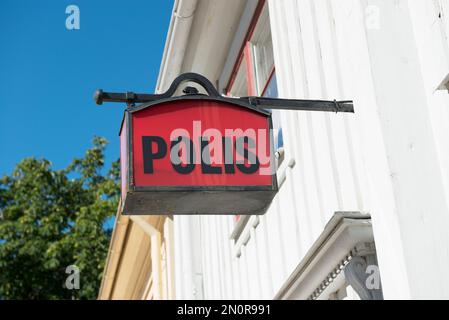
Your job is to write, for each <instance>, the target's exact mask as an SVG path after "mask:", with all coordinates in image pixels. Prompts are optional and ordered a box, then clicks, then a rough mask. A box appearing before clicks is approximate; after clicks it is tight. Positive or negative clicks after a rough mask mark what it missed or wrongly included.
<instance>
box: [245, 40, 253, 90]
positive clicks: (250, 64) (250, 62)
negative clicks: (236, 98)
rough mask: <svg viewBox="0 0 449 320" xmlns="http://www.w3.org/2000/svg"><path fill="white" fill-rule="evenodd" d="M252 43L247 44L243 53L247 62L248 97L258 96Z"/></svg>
mask: <svg viewBox="0 0 449 320" xmlns="http://www.w3.org/2000/svg"><path fill="white" fill-rule="evenodd" d="M251 46H252V44H251V42H249V41H248V42H247V43H246V46H245V51H244V53H243V55H244V59H245V61H246V70H245V73H246V82H247V84H248V96H255V95H256V78H255V74H254V68H253V66H254V64H253V55H252V53H251Z"/></svg>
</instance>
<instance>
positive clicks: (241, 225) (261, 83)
mask: <svg viewBox="0 0 449 320" xmlns="http://www.w3.org/2000/svg"><path fill="white" fill-rule="evenodd" d="M256 12H258V13H256V14H255V16H254V18H253V22H252V24H251V26H250V28H249V31H248V34H247V36H246V38H245V41H244V43H243V44H242V48H241V50H240V51H241V52H240V56H239V57H238V59H237V63H236V65H235V67H234V71H233V74H232V76H231V79H230V81H229V84H228V86H227V90H226V92H227V94H228V95H229V96H233V97H244V96H264V97H270V98H277V97H278V87H277V81H276V80H277V79H276V71H275V66H274V54H273V41H272V38H271V30H270V17H269V12H268V5H267V3H266V1H265V2H264V3H263V4H262V6H261V7H260V9H259V10H256ZM272 120H273V138H274V148H275V151H276V158H277V166H278V167H279V165H280V163H281V162H282V160H283V146H284V143H283V138H282V126H281V120H280V111H279V110H273V111H272ZM255 218H256V217H255V216H254V217H251V216H240V215H236V216H234V219H233V220H234V228H233V232H232V234H231V239H233V240H234V243H235V244H236V247H237V248H236V252H237V255H238V252H240V246H242V245H245V244H246V243H247V242H248V240H249V238H250V228H255V227H256V226H257V221H256V220H258V219H255Z"/></svg>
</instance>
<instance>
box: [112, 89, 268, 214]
mask: <svg viewBox="0 0 449 320" xmlns="http://www.w3.org/2000/svg"><path fill="white" fill-rule="evenodd" d="M271 128H272V124H271V114H270V112H268V111H265V110H261V109H256V108H253V107H251V106H250V105H248V104H245V103H244V102H241V103H240V102H238V101H236V102H230V101H229V100H226V99H222V98H220V97H218V96H216V97H210V96H203V95H186V96H181V97H175V98H169V99H162V100H158V101H156V102H150V103H145V104H142V105H140V106H134V107H130V108H128V109H127V110H126V111H125V116H124V120H123V123H122V127H121V131H120V141H121V168H122V203H123V213H124V214H158V215H164V214H262V213H264V211H265V209H266V208H267V207H268V206H269V204H270V202H271V201H272V199H273V197H274V195H275V194H276V192H277V180H276V174H275V170H274V160H273V144H272V130H271Z"/></svg>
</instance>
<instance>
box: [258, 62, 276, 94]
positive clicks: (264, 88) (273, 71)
mask: <svg viewBox="0 0 449 320" xmlns="http://www.w3.org/2000/svg"><path fill="white" fill-rule="evenodd" d="M275 71H276V68H275V67H274V65H273V67H272V68H271V71H270V76H269V77H268V79H267V82H266V83H265V86H264V87H263V90H262V94H261V96H262V97H263V96H264V95H265V93H266V91H267V88H268V85H269V84H270V81H271V79H272V78H273V76H274V73H275Z"/></svg>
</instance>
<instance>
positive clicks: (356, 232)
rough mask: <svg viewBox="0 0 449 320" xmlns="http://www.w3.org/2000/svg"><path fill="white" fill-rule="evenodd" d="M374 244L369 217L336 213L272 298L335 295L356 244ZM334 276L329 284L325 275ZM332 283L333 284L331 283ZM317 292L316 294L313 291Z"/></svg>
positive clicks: (351, 213)
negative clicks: (338, 270)
mask: <svg viewBox="0 0 449 320" xmlns="http://www.w3.org/2000/svg"><path fill="white" fill-rule="evenodd" d="M365 243H374V236H373V231H372V225H371V217H370V215H369V214H364V213H359V212H337V213H335V214H334V215H333V217H332V218H331V219H330V220H329V222H328V223H327V225H326V227H325V228H324V231H323V232H322V233H321V235H320V236H319V237H318V239H317V240H316V241H315V243H314V244H313V245H312V247H311V248H310V249H309V251H308V252H307V253H306V254H305V256H304V257H303V259H302V260H301V261H300V263H299V264H298V266H297V267H296V268H295V270H294V271H293V272H292V274H291V275H290V276H289V277H288V279H287V280H286V281H285V283H284V284H283V286H282V287H281V288H280V290H279V291H278V292H277V294H276V295H275V297H274V298H275V299H285V300H287V299H295V300H296V299H298V300H306V299H312V298H313V299H323V298H326V296H329V295H330V294H331V293H334V292H336V291H337V290H338V289H339V288H340V287H341V286H340V285H339V284H341V283H342V281H343V280H344V278H342V276H343V273H342V272H336V269H337V268H338V269H341V270H342V268H344V266H345V265H346V264H347V263H346V260H350V259H351V257H350V255H351V252H353V250H354V248H355V247H356V246H357V245H358V244H365ZM333 274H336V276H335V277H334V279H331V281H329V276H330V275H333ZM334 282H335V283H334ZM317 289H318V290H321V291H320V293H319V294H318V295H317V294H316V292H317Z"/></svg>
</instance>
